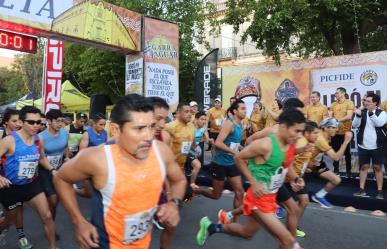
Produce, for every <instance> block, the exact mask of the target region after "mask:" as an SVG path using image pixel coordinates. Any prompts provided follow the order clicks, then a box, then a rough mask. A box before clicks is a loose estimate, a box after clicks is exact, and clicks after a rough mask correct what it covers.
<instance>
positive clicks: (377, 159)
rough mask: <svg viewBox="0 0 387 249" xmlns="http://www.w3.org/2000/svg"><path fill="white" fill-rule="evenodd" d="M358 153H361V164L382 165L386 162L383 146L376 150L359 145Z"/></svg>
mask: <svg viewBox="0 0 387 249" xmlns="http://www.w3.org/2000/svg"><path fill="white" fill-rule="evenodd" d="M357 153H358V155H359V165H360V166H362V165H364V164H368V165H369V164H370V163H371V161H372V164H373V165H375V164H376V165H379V166H380V165H382V164H385V163H386V158H385V154H384V151H383V148H382V147H380V148H377V149H375V150H366V149H363V148H360V147H358V150H357Z"/></svg>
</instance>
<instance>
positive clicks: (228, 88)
mask: <svg viewBox="0 0 387 249" xmlns="http://www.w3.org/2000/svg"><path fill="white" fill-rule="evenodd" d="M281 63H282V64H281V66H278V65H276V64H274V63H265V64H255V65H243V66H242V65H241V66H231V67H225V68H223V69H222V72H223V73H222V95H223V99H224V100H225V101H224V104H225V105H228V99H229V98H230V97H233V96H235V97H237V98H242V100H244V101H245V102H246V103H247V105H248V115H250V113H251V110H252V108H253V103H254V102H256V101H261V102H262V103H264V104H265V105H266V106H268V107H269V106H271V103H272V102H273V100H274V99H279V100H281V101H285V100H286V99H288V98H291V97H298V98H300V99H301V100H302V101H304V103H305V104H308V103H309V95H310V93H311V91H318V92H320V93H321V102H322V103H323V104H325V105H327V106H330V105H331V103H332V102H333V101H334V93H335V91H336V89H337V88H338V87H344V88H345V89H346V90H347V93H348V98H349V99H351V100H352V101H354V103H355V105H356V106H357V107H359V106H360V105H361V96H362V95H364V94H366V93H367V92H369V91H372V92H375V93H377V94H379V95H380V97H381V99H382V101H383V100H386V99H387V51H380V52H372V53H363V54H354V55H343V56H334V57H324V58H313V59H308V60H293V61H285V62H284V61H282V62H281Z"/></svg>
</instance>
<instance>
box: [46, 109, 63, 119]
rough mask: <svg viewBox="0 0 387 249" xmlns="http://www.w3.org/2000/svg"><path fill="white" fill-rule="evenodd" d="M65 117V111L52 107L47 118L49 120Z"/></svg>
mask: <svg viewBox="0 0 387 249" xmlns="http://www.w3.org/2000/svg"><path fill="white" fill-rule="evenodd" d="M62 117H64V115H63V113H62V112H61V111H60V110H58V109H51V110H49V111H48V112H47V113H46V118H47V119H48V120H54V119H58V118H62Z"/></svg>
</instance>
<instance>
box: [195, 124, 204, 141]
mask: <svg viewBox="0 0 387 249" xmlns="http://www.w3.org/2000/svg"><path fill="white" fill-rule="evenodd" d="M203 134H204V127H202V128H199V129H197V130H196V129H195V141H196V144H199V143H200V140H202V137H203Z"/></svg>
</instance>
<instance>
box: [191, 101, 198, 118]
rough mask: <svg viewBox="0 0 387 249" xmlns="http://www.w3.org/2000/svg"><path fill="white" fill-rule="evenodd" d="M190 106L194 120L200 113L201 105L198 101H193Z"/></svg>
mask: <svg viewBox="0 0 387 249" xmlns="http://www.w3.org/2000/svg"><path fill="white" fill-rule="evenodd" d="M189 106H190V107H191V114H192V119H193V118H194V117H195V115H196V113H198V111H199V105H198V103H197V102H196V101H191V102H189Z"/></svg>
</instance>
